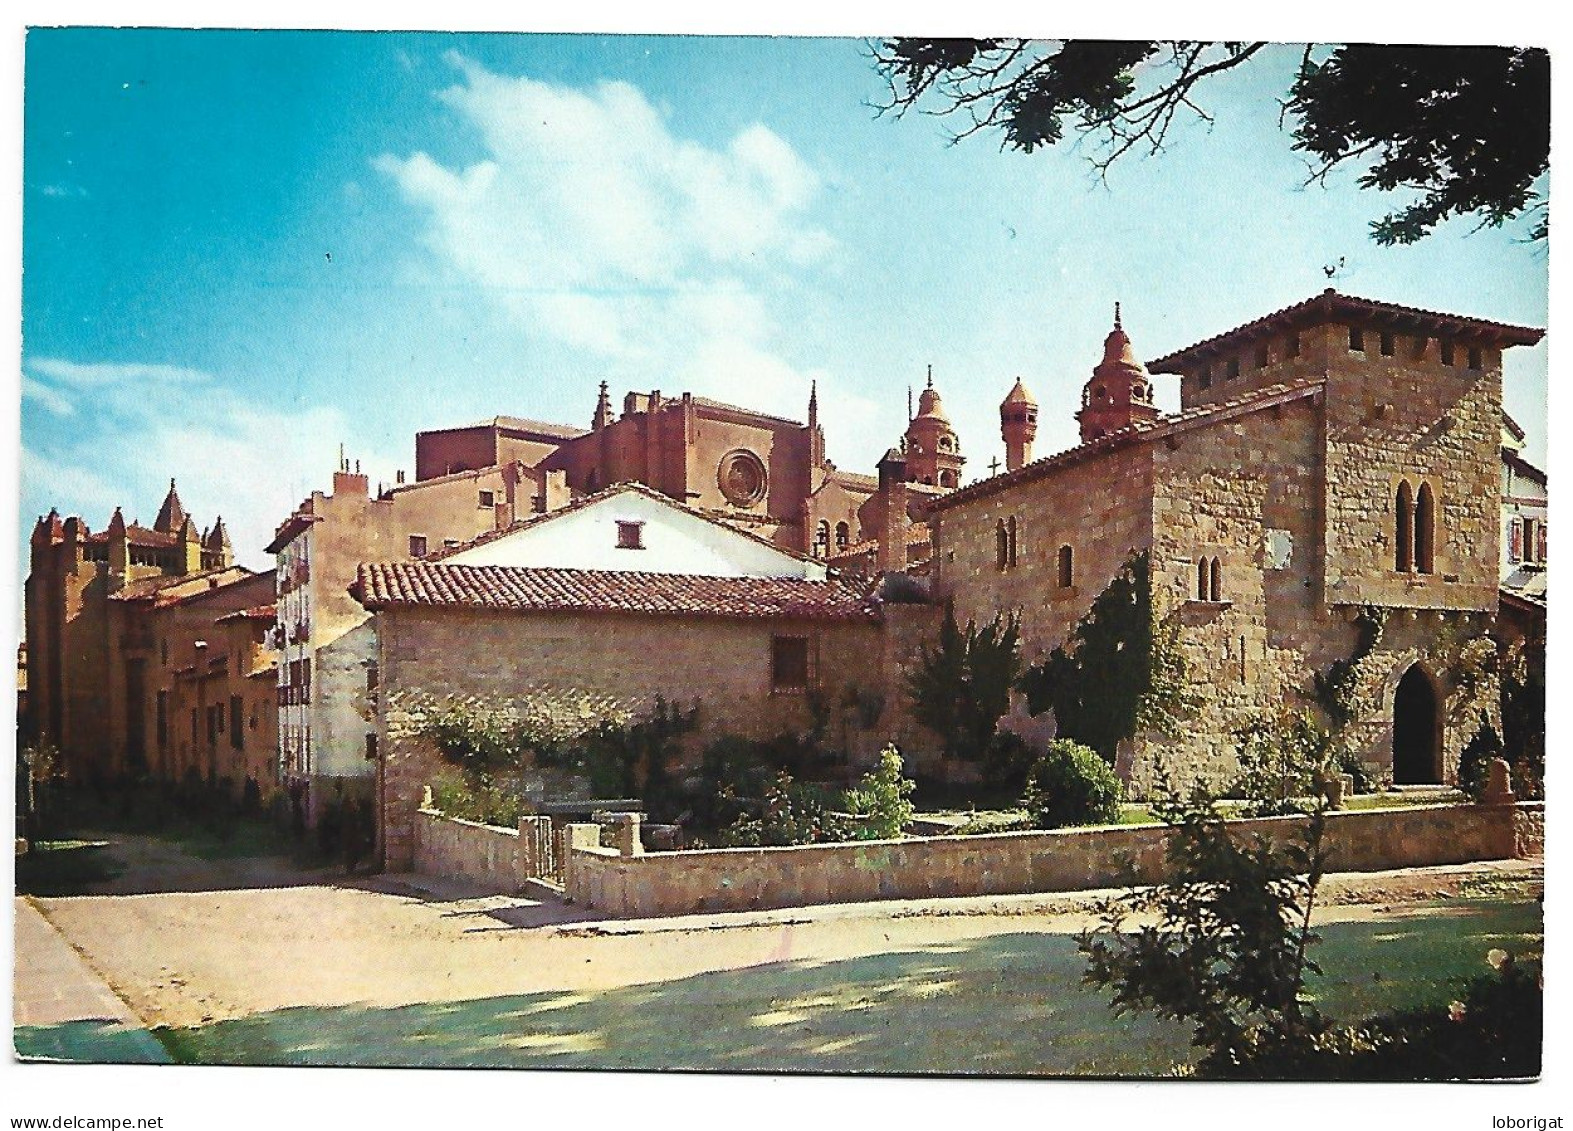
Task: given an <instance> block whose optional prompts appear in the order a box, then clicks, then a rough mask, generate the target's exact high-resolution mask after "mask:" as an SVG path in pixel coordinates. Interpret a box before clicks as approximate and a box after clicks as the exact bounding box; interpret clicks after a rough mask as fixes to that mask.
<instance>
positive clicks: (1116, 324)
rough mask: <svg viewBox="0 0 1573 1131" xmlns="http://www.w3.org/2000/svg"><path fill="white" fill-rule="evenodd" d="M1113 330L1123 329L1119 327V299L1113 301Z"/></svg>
mask: <svg viewBox="0 0 1573 1131" xmlns="http://www.w3.org/2000/svg"><path fill="white" fill-rule="evenodd" d="M1114 328H1115V329H1116V330H1119V329H1123V327H1122V326H1121V325H1120V300H1119V299H1115V300H1114Z"/></svg>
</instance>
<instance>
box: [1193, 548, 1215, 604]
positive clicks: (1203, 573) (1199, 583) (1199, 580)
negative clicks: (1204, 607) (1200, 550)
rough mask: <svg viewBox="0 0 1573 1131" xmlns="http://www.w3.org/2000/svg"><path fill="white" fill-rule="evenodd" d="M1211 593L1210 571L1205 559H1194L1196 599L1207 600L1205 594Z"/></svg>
mask: <svg viewBox="0 0 1573 1131" xmlns="http://www.w3.org/2000/svg"><path fill="white" fill-rule="evenodd" d="M1211 592H1212V570H1211V569H1209V568H1208V565H1207V559H1206V558H1197V559H1196V599H1197V600H1198V601H1205V600H1207V594H1209V593H1211Z"/></svg>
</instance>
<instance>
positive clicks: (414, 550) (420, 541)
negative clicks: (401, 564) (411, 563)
mask: <svg viewBox="0 0 1573 1131" xmlns="http://www.w3.org/2000/svg"><path fill="white" fill-rule="evenodd" d="M425 556H426V535H424V534H411V535H410V557H412V558H424V557H425Z"/></svg>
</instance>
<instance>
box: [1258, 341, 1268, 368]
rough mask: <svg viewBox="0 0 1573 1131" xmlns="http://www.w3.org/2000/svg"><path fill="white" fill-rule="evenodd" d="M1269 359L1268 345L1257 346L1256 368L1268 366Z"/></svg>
mask: <svg viewBox="0 0 1573 1131" xmlns="http://www.w3.org/2000/svg"><path fill="white" fill-rule="evenodd" d="M1267 361H1268V353H1267V347H1266V346H1265V345H1260V346H1257V347H1256V368H1258V369H1266V368H1267Z"/></svg>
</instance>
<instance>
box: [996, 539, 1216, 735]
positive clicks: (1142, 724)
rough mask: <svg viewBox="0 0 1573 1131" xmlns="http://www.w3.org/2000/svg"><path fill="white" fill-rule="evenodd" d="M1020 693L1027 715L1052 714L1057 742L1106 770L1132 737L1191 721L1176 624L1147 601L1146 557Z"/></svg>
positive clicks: (1033, 670) (1132, 561) (1138, 558)
mask: <svg viewBox="0 0 1573 1131" xmlns="http://www.w3.org/2000/svg"><path fill="white" fill-rule="evenodd" d="M1019 687H1020V689H1021V691H1022V692H1023V694H1025V695H1026V697H1027V709H1028V710H1030V711H1031V712H1032V713H1033V714H1035V715H1038V714H1042V713H1043V712H1044V711H1049V710H1052V711H1053V712H1054V718H1055V722H1056V723H1057V725H1058V728H1059V735H1060V737H1062V738H1068V739H1072V740H1073V741H1076V742H1080V743H1082V744H1084V745H1086V746H1090V747H1092V749H1094V750H1096V751H1097V752H1098V753H1099V754H1100V755H1102V756H1103V757H1104V758H1105V759H1107V760H1108V761H1110V762H1112V761H1114V757H1115V752H1116V750H1117V748H1118V747H1119V744H1120V743H1121V742H1122V741H1124V740H1125V739H1129V738H1133V737H1134V736H1135V735H1136V733H1137V731H1138V730H1162V729H1165V728H1167V727H1170V726H1173V725H1174V724H1175V723H1177V722H1178V721H1179V720H1181V719H1182V718H1184V717H1185V716H1186V715H1187V714H1189V713H1190V711H1191V709H1192V707H1193V706H1194V695H1193V693H1192V692H1191V691H1190V688H1189V680H1188V678H1187V673H1186V667H1185V658H1184V655H1183V653H1182V651H1181V649H1180V626H1179V622H1178V620H1177V618H1176V616H1175V614H1174V612H1173V611H1172V610H1170V611H1167V612H1164V611H1160V610H1159V609H1158V608H1157V605H1156V603H1155V602H1154V600H1153V592H1152V580H1151V572H1150V562H1149V558H1148V554H1147V552H1146V551H1145V550H1144V551H1142V552H1141V553H1137V554H1133V555H1131V557H1129V558H1128V559H1126V561H1125V564H1124V565H1123V566H1122V567H1121V568H1120V572H1119V573H1118V574H1116V575H1115V577H1114V580H1113V581H1111V582H1110V583H1109V585H1108V588H1106V589H1104V591H1103V592H1102V593H1100V594H1099V595H1098V598H1097V600H1095V601H1094V602H1093V603H1092V608H1090V609H1089V610H1088V611H1087V613H1086V615H1084V616H1083V617H1082V618H1081V620H1080V621H1078V622H1077V624H1076V628H1075V630H1074V631H1073V632H1072V633H1071V635H1070V636H1069V638H1068V639H1067V640H1066V641H1065V643H1064V644H1061V645H1060V646H1059V647H1057V648H1055V649H1054V651H1053V652H1051V653H1049V655H1048V656H1047V657H1046V658H1045V659H1044V660H1043V661H1042V662H1041V663H1038V664H1034V665H1033V666H1032V667H1030V668H1028V669H1027V671H1026V672H1025V673H1024V674H1023V675H1022V677H1021V680H1020V682H1019Z"/></svg>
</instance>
